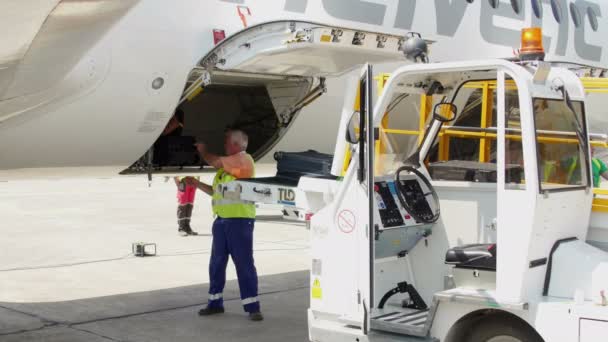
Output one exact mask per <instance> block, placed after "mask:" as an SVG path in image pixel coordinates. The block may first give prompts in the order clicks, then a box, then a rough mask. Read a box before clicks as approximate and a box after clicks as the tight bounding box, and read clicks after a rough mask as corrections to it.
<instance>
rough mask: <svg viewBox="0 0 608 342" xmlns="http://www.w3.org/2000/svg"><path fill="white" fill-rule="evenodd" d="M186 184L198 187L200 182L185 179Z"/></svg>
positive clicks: (194, 179) (193, 179)
mask: <svg viewBox="0 0 608 342" xmlns="http://www.w3.org/2000/svg"><path fill="white" fill-rule="evenodd" d="M185 182H186V184H188V185H189V186H197V185H198V183H199V181H198V179H196V178H193V177H186V178H185Z"/></svg>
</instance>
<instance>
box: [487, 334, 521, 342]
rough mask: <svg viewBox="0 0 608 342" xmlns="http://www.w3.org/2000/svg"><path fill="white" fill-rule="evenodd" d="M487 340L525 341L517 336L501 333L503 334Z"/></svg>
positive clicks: (494, 341) (495, 341) (503, 341)
mask: <svg viewBox="0 0 608 342" xmlns="http://www.w3.org/2000/svg"><path fill="white" fill-rule="evenodd" d="M486 342H523V341H522V340H520V339H518V338H516V337H513V336H507V335H501V336H494V337H492V338H491V339H489V340H487V341H486Z"/></svg>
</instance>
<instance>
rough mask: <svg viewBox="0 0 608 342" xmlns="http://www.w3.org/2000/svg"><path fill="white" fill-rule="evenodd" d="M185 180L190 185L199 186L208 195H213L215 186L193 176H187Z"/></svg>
mask: <svg viewBox="0 0 608 342" xmlns="http://www.w3.org/2000/svg"><path fill="white" fill-rule="evenodd" d="M185 182H186V184H188V185H190V186H195V187H197V188H198V189H200V190H201V191H202V192H204V193H206V194H207V195H209V196H213V187H212V186H211V185H209V184H205V183H203V182H201V181H199V180H198V179H196V178H193V177H186V179H185Z"/></svg>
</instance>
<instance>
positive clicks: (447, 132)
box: [343, 73, 608, 211]
mask: <svg viewBox="0 0 608 342" xmlns="http://www.w3.org/2000/svg"><path fill="white" fill-rule="evenodd" d="M389 77H390V74H388V73H384V74H380V75H378V76H376V77H375V80H376V82H377V90H378V96H380V95H381V94H382V92H383V91H384V86H385V84H386V81H387V80H388V79H389ZM581 82H582V83H583V86H584V87H585V92H586V93H608V79H607V78H594V77H582V78H581ZM505 87H506V89H508V90H514V89H517V86H516V84H515V82H514V81H513V80H506V81H505ZM464 88H469V89H481V91H482V96H481V106H482V107H481V108H482V111H481V120H480V122H481V125H480V127H479V128H481V129H486V128H491V126H492V121H493V118H492V113H493V109H494V108H493V97H494V92H495V91H496V89H497V83H496V80H488V81H472V82H467V83H466V84H465V85H464ZM359 102H360V99H359V91H357V97H356V99H355V104H354V110H355V111H359V108H360V104H359ZM432 108H433V97H432V96H426V95H421V96H420V112H419V122H418V130H403V129H392V128H389V127H388V124H389V122H388V115H386V114H385V116H384V118H383V119H382V123H381V126H380V132H381V134H400V135H411V136H416V135H417V136H418V143H419V144H420V143H422V139H423V138H424V132H425V130H426V123H427V120H428V117H429V115H430V114H431V111H432ZM450 138H462V139H479V140H480V144H479V161H480V162H488V161H489V160H490V147H491V142H492V140H496V138H497V134H496V133H492V132H479V131H475V130H471V131H466V130H463V129H458V130H456V129H450V127H444V128H442V130H441V132H440V133H439V146H438V149H439V151H438V158H439V160H441V161H444V160H448V159H449V151H450ZM505 138H506V139H512V140H521V135H512V134H507V135H506V136H505ZM537 139H538V141H539V142H541V143H567V144H576V143H578V140H577V139H573V138H558V137H551V136H547V135H539V136H538V137H537ZM384 144H385V141H384V140H383V139H382V138H381V139H379V140H378V141H376V143H375V152H376V155H377V156H379V155H381V154H383V153H384V152H385V149H386V146H385V145H384ZM591 145H592V146H597V147H608V143H607V142H603V141H591ZM350 158H351V155H350V149H348V150H347V153H346V154H345V158H344V164H343V165H344V167H343V173H346V169H347V168H348V165H349V163H350ZM379 162H380V160H379V158H377V159H376V169H378V167H379V164H378V163H379ZM606 195H608V192H607V193H606ZM607 211H608V201H607Z"/></svg>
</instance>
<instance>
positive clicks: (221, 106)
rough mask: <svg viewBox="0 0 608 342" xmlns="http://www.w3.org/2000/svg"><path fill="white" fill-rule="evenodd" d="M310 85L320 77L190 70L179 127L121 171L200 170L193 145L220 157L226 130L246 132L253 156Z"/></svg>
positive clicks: (286, 121)
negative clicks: (199, 143)
mask: <svg viewBox="0 0 608 342" xmlns="http://www.w3.org/2000/svg"><path fill="white" fill-rule="evenodd" d="M211 78H212V82H210V81H209V80H210V79H211ZM203 79H204V80H206V81H204V82H203ZM313 83H314V84H317V85H318V84H319V81H318V80H317V81H315V80H314V79H313V78H309V77H292V76H275V75H259V74H248V73H242V72H238V73H235V72H214V73H213V74H212V75H209V74H208V73H207V72H206V70H204V69H201V68H195V69H194V70H193V71H192V72H191V74H190V77H189V81H188V83H187V84H186V87H185V89H186V90H185V91H184V95H183V98H182V100H181V101H180V104H179V106H178V108H177V109H178V110H180V111H181V112H182V113H183V117H181V115H180V118H179V121H180V122H181V123H182V125H183V126H182V127H180V128H177V129H176V130H175V131H173V132H170V133H169V134H166V135H161V136H160V137H159V138H158V139H157V140H156V141H155V142H154V144H153V145H152V147H151V148H150V150H149V151H147V152H146V154H145V155H144V156H143V157H142V158H140V159H139V160H138V161H137V162H136V163H135V164H133V165H132V166H131V167H129V168H128V169H127V170H125V171H123V174H130V173H148V172H151V173H162V172H167V173H171V172H185V171H189V170H190V171H193V170H199V169H202V168H204V166H205V163H204V161H201V160H200V158H199V156H198V153H197V151H196V148H195V147H194V144H195V143H196V142H204V143H205V144H207V146H208V148H209V150H210V151H211V152H213V153H215V154H219V155H222V154H223V153H224V149H223V134H224V132H225V131H226V130H228V129H240V130H242V131H244V132H245V133H247V135H248V136H249V146H248V148H247V152H248V153H250V154H251V155H252V156H253V157H254V158H255V159H257V158H259V157H261V156H263V155H264V154H265V153H267V152H268V150H270V149H271V148H272V147H273V146H274V145H275V144H276V143H277V142H278V141H279V139H280V137H281V136H282V135H283V134H284V133H285V131H286V130H287V128H288V127H289V125H290V124H291V122H292V121H293V119H294V118H295V116H296V114H297V112H298V110H297V108H298V103H300V102H302V100H303V99H306V98H307V95H309V94H310V93H311V90H312V91H313V92H314V89H312V88H313Z"/></svg>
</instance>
